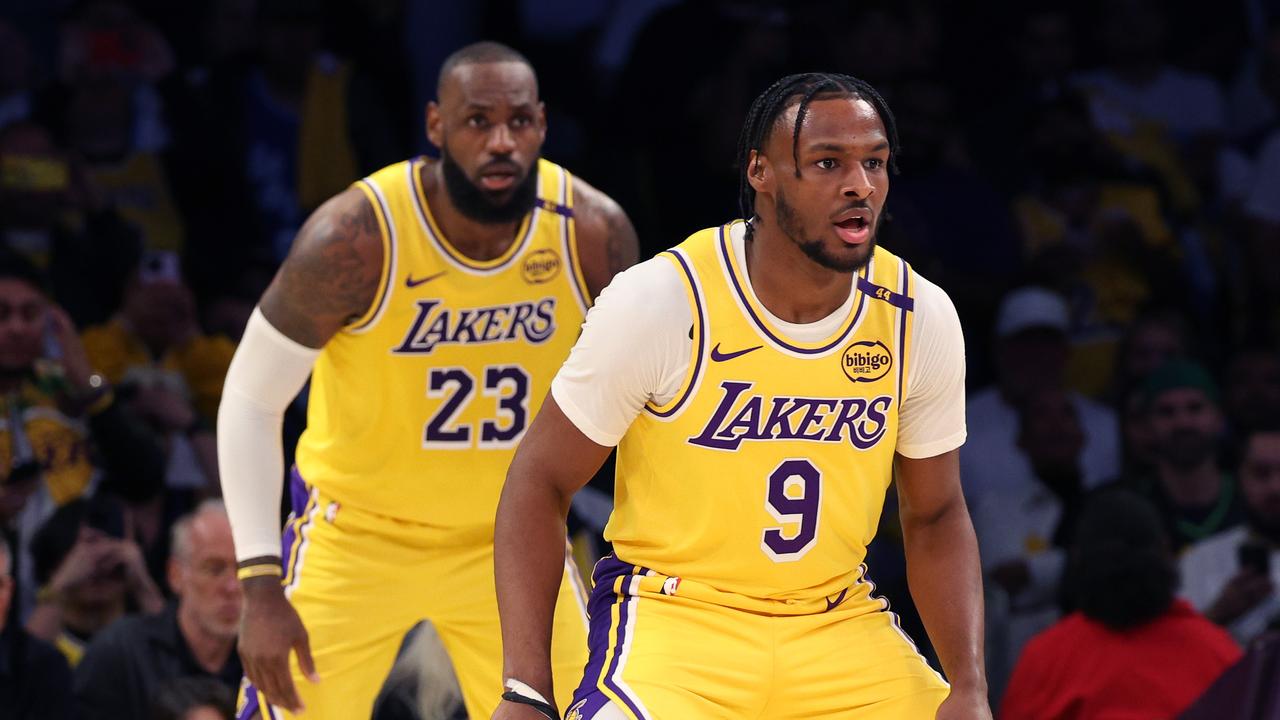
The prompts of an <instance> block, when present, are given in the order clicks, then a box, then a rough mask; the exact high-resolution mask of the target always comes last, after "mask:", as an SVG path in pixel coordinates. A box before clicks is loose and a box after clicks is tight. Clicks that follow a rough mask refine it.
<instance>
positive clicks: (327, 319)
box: [260, 187, 383, 348]
mask: <svg viewBox="0 0 1280 720" xmlns="http://www.w3.org/2000/svg"><path fill="white" fill-rule="evenodd" d="M382 263H383V239H382V228H381V226H380V225H379V222H378V218H377V215H376V214H375V213H374V209H373V206H372V205H371V204H370V202H369V200H368V198H367V197H366V196H365V195H364V193H363V192H361V191H360V190H358V189H357V188H354V187H353V188H349V189H348V190H346V191H344V192H342V193H340V194H338V195H336V196H334V197H333V198H331V199H329V200H328V201H327V202H325V204H323V205H321V206H320V207H319V208H318V209H316V211H315V212H314V213H312V214H311V217H310V218H308V219H307V222H306V224H304V225H303V226H302V230H300V231H299V232H298V236H297V238H296V239H295V240H294V241H293V248H292V249H291V250H290V251H289V256H288V257H287V258H286V259H285V261H284V264H283V265H281V266H280V271H279V272H277V273H276V276H275V279H273V280H272V281H271V286H270V287H268V288H267V291H266V293H264V294H263V296H262V301H261V303H260V307H261V308H262V313H263V315H265V316H266V318H267V320H269V321H270V322H271V325H272V326H273V327H275V328H276V329H278V330H279V331H280V332H282V333H284V334H285V335H286V336H287V337H289V338H290V339H291V340H294V341H296V342H298V343H301V344H303V345H306V346H307V347H312V348H319V347H323V346H324V344H325V343H326V342H328V340H329V338H331V337H333V335H334V334H335V333H337V332H338V331H339V330H341V329H342V328H343V326H345V325H347V324H348V323H350V322H351V321H352V320H354V319H356V318H358V317H360V315H362V314H363V313H364V312H365V311H366V310H367V309H368V308H369V307H370V305H372V304H373V302H374V300H375V297H376V295H377V293H378V286H379V282H380V280H381V277H382Z"/></svg>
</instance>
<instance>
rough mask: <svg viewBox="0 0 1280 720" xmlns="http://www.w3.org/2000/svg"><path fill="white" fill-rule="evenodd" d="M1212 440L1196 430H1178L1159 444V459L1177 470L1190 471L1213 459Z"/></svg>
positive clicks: (1214, 447)
mask: <svg viewBox="0 0 1280 720" xmlns="http://www.w3.org/2000/svg"><path fill="white" fill-rule="evenodd" d="M1216 451H1217V443H1215V442H1214V438H1213V437H1212V436H1210V435H1207V434H1205V433H1202V432H1199V431H1197V430H1179V431H1176V432H1174V433H1172V434H1171V435H1169V437H1168V438H1167V439H1166V440H1165V442H1163V443H1161V448H1160V458H1161V459H1162V460H1163V461H1164V462H1167V463H1168V464H1170V465H1172V466H1174V467H1176V468H1179V469H1190V468H1194V467H1196V466H1197V465H1199V464H1201V463H1203V462H1205V461H1206V460H1210V459H1212V458H1213V456H1214V453H1215V452H1216Z"/></svg>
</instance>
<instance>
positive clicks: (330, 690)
mask: <svg viewBox="0 0 1280 720" xmlns="http://www.w3.org/2000/svg"><path fill="white" fill-rule="evenodd" d="M290 492H291V495H292V502H293V509H294V512H293V514H292V515H291V516H290V519H289V522H288V524H287V525H286V527H285V533H284V538H283V544H284V555H283V563H284V578H283V583H284V585H285V594H286V596H287V597H288V598H289V601H290V602H291V603H292V604H293V607H294V608H295V609H296V610H297V611H298V615H299V616H300V617H301V618H302V622H303V624H304V625H305V626H306V628H307V633H308V635H309V638H310V643H311V656H312V658H313V659H314V660H315V664H316V672H317V673H318V674H319V675H320V682H319V683H318V684H314V685H313V684H312V683H311V682H310V681H308V680H307V679H306V678H305V677H303V675H302V674H301V673H300V672H299V670H298V663H297V658H296V657H293V658H292V660H291V663H290V664H291V666H292V674H293V682H294V685H295V686H296V687H297V688H298V693H299V697H300V698H301V700H302V702H303V704H304V705H305V706H306V713H305V715H304V717H305V718H307V720H330V719H332V720H352V719H353V718H367V717H369V715H370V713H371V712H372V709H373V703H374V700H375V699H376V698H377V694H378V692H379V690H380V689H381V688H382V684H383V682H384V681H385V680H386V677H387V673H388V672H389V671H390V669H391V665H392V663H393V662H394V661H395V657H396V651H397V650H398V649H399V648H400V645H401V642H402V641H403V639H404V636H405V633H407V632H408V631H409V629H410V628H412V627H413V626H414V625H415V624H417V623H418V622H419V621H420V620H430V621H431V622H432V623H433V624H434V625H435V627H436V631H437V632H438V633H439V635H440V639H441V641H442V642H443V644H444V647H445V649H446V650H447V651H448V653H449V657H450V658H451V659H452V661H453V667H454V671H455V673H456V674H457V677H458V683H459V685H460V686H461V688H462V695H463V700H464V702H465V703H466V707H467V713H468V715H469V716H470V717H473V718H487V717H489V716H490V715H492V714H493V711H494V709H495V708H496V707H497V705H498V703H499V702H500V701H501V699H502V692H503V687H502V683H503V678H502V638H501V634H500V632H499V625H498V605H497V599H496V595H495V592H494V580H493V546H492V540H491V538H490V539H489V540H488V541H487V542H486V541H479V542H478V541H476V540H475V539H474V538H472V539H470V540H468V541H466V542H459V538H458V537H457V535H456V533H452V538H451V533H450V532H449V531H448V530H446V529H444V528H438V527H430V526H425V525H420V524H417V523H412V522H405V521H402V520H396V519H393V518H389V517H386V516H383V515H375V514H372V513H367V512H363V511H361V510H359V509H357V508H352V507H345V506H339V505H338V504H337V503H336V502H334V501H333V500H332V499H331V498H328V497H326V496H325V495H324V494H323V493H322V492H320V491H319V490H318V489H316V488H315V487H311V486H308V485H306V484H305V483H304V482H303V480H302V478H301V477H300V476H299V475H298V474H297V471H296V470H295V471H294V474H293V477H292V481H291V482H290ZM585 603H586V595H585V590H584V588H583V586H582V582H581V579H580V578H579V576H578V571H577V568H576V566H574V565H573V563H572V562H566V569H565V575H564V579H563V581H562V582H561V585H560V595H559V598H558V599H557V603H556V616H555V625H554V629H553V635H552V661H553V665H552V667H553V671H554V673H555V676H554V677H555V680H556V688H557V698H558V700H559V702H560V703H561V707H564V706H565V705H566V704H567V703H568V700H569V698H570V696H571V689H572V688H573V684H574V681H575V680H576V679H577V678H578V677H580V675H581V673H582V667H583V665H584V664H585V662H586V658H587V652H586V648H587V644H586V643H587V623H586V607H585ZM269 700H270V699H269V698H266V697H265V696H264V695H263V693H261V692H260V691H258V690H257V688H255V687H254V686H253V685H252V684H250V683H247V682H246V683H243V684H242V691H241V697H240V702H239V703H238V707H237V714H236V717H237V718H239V719H241V720H247V719H248V718H252V717H254V716H255V713H256V714H257V715H258V716H259V717H261V718H263V720H277V719H279V718H289V717H293V716H292V715H291V714H290V713H288V712H286V711H284V710H282V709H281V708H278V707H274V706H272V705H270V703H269Z"/></svg>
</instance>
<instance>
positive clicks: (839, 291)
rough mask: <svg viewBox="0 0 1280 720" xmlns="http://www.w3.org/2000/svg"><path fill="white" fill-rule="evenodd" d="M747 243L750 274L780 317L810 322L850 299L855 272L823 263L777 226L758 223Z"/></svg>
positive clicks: (754, 287) (767, 304)
mask: <svg viewBox="0 0 1280 720" xmlns="http://www.w3.org/2000/svg"><path fill="white" fill-rule="evenodd" d="M752 235H753V239H752V240H751V241H750V242H748V243H747V245H746V258H747V278H748V280H749V281H750V282H751V289H752V290H754V291H755V294H756V297H757V298H758V299H759V300H760V302H761V304H763V305H764V306H765V308H766V309H767V310H768V311H769V312H771V313H773V314H774V315H775V316H776V317H778V318H779V319H781V320H785V321H786V322H789V323H796V324H807V323H812V322H817V321H819V320H821V319H823V318H825V317H827V316H828V315H830V314H831V313H833V312H835V311H836V310H837V309H838V308H839V307H840V306H841V305H843V304H844V303H845V301H846V300H848V299H849V293H850V292H852V289H851V288H852V287H853V275H852V274H851V273H842V272H837V271H835V270H831V269H829V268H825V267H822V266H821V265H819V264H818V263H816V262H814V261H813V260H811V259H810V258H809V256H807V255H805V254H804V252H803V251H802V250H801V249H800V248H799V247H798V246H797V245H796V244H795V243H794V242H792V241H791V240H790V239H789V238H787V237H786V236H784V235H783V234H782V233H781V232H780V231H779V230H778V228H777V227H776V226H775V225H774V224H772V223H770V224H768V225H762V224H760V223H758V222H757V223H756V225H755V230H754V231H753V233H752Z"/></svg>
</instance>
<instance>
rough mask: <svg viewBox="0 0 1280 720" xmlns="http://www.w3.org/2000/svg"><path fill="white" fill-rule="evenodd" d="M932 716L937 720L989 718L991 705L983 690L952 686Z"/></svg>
mask: <svg viewBox="0 0 1280 720" xmlns="http://www.w3.org/2000/svg"><path fill="white" fill-rule="evenodd" d="M934 717H935V718H937V720H991V705H990V703H988V702H987V694H986V693H985V692H979V691H976V690H975V691H967V692H966V691H964V690H956V689H955V688H952V690H951V694H949V695H947V699H946V700H943V701H942V704H941V705H939V706H938V714H937V715H935V716H934Z"/></svg>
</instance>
